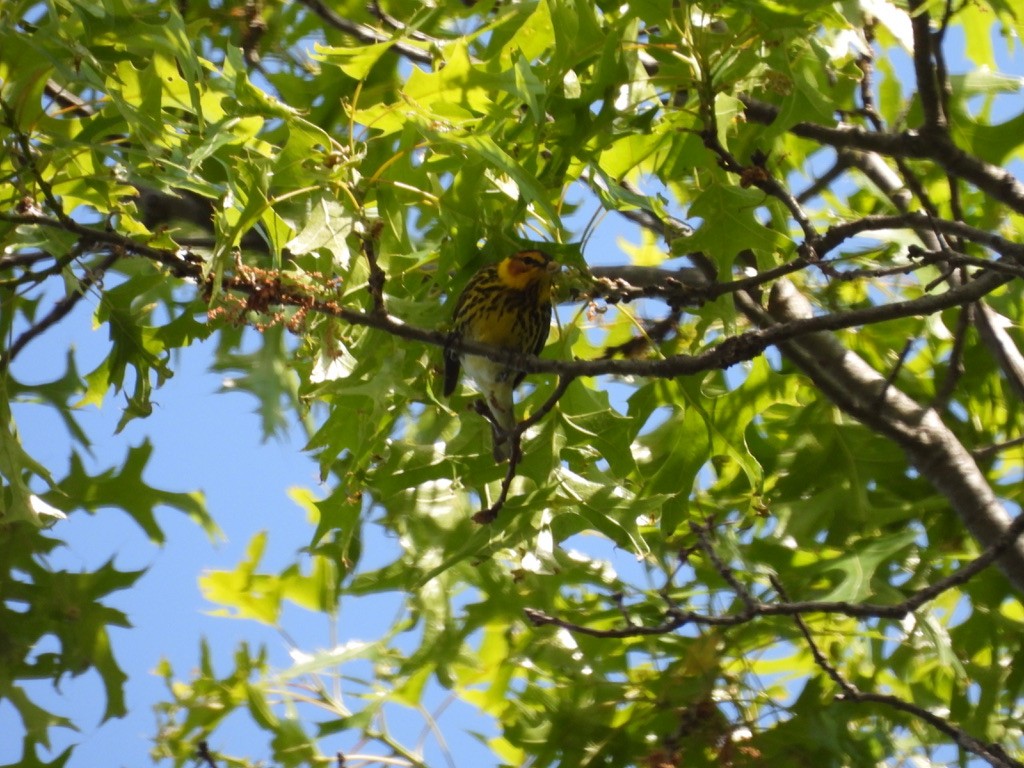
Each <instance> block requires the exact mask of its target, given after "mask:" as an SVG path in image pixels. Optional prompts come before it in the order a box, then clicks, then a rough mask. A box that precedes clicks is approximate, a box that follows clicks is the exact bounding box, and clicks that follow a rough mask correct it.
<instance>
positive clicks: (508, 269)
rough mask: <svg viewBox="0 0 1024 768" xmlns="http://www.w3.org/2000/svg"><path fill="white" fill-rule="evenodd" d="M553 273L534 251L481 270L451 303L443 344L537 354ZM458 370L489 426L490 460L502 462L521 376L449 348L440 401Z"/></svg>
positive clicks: (545, 329) (509, 450)
mask: <svg viewBox="0 0 1024 768" xmlns="http://www.w3.org/2000/svg"><path fill="white" fill-rule="evenodd" d="M558 269H559V264H558V262H556V261H554V260H552V258H551V256H549V255H548V254H547V253H545V252H543V251H539V250H526V251H519V252H518V253H514V254H512V255H511V256H506V257H505V258H503V259H502V260H501V261H499V262H497V263H496V264H489V265H487V266H484V267H481V268H480V269H479V270H478V271H477V272H476V273H475V274H474V275H473V277H471V278H470V280H469V282H468V283H467V284H466V287H465V288H464V289H463V290H462V293H460V294H459V297H458V299H456V301H455V310H454V312H453V315H452V332H451V334H450V335H449V339H450V340H456V339H462V340H466V341H476V342H480V343H482V344H489V345H490V346H493V347H500V348H502V349H508V350H511V351H514V352H528V353H531V354H534V355H538V354H540V352H541V350H542V349H544V343H545V342H546V341H547V339H548V333H549V332H550V330H551V278H552V276H553V275H554V273H555V272H557V271H558ZM460 368H464V369H465V371H466V374H467V375H468V376H469V377H470V378H472V379H473V381H474V382H475V383H476V386H477V388H478V389H479V390H480V392H481V394H482V395H483V396H484V399H483V403H484V405H485V406H486V411H484V410H481V413H483V415H484V416H488V420H489V421H490V422H491V431H492V433H493V437H494V460H495V461H496V462H499V463H501V462H503V461H507V460H508V459H509V458H510V457H511V456H512V454H513V451H514V450H516V451H517V450H518V446H513V445H512V442H513V441H512V434H513V433H514V431H515V427H516V419H515V410H514V401H513V393H514V391H515V388H516V387H517V386H519V384H520V383H521V382H522V380H523V378H524V377H525V376H526V374H525V373H524V372H523V371H519V370H516V369H515V368H510V367H509V366H507V365H505V364H504V363H499V362H496V361H494V360H488V359H487V358H485V357H480V356H478V355H470V354H464V353H458V352H456V351H454V350H453V349H451V347H450V346H449V347H446V348H445V353H444V395H445V397H448V396H450V395H451V394H452V393H453V392H454V391H455V387H456V385H457V384H458V381H459V371H460ZM517 455H518V454H517Z"/></svg>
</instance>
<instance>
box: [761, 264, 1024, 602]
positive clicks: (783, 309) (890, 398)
mask: <svg viewBox="0 0 1024 768" xmlns="http://www.w3.org/2000/svg"><path fill="white" fill-rule="evenodd" d="M953 290H954V291H955V290H957V289H953ZM747 309H748V310H751V309H752V308H751V307H747ZM769 310H770V312H771V314H772V316H773V317H774V318H775V319H776V320H777V321H781V322H782V323H783V324H789V323H792V322H794V321H796V320H799V319H801V318H810V317H811V311H812V310H811V307H810V305H809V304H808V303H807V301H806V299H805V298H804V297H803V296H802V295H800V293H799V292H798V291H797V290H796V288H795V287H794V286H793V285H792V284H791V283H788V282H785V281H780V282H778V283H776V284H775V288H774V290H773V293H772V301H771V304H770V307H769ZM755 311H756V310H755ZM769 322H770V321H769ZM781 347H782V350H783V352H784V353H785V354H786V355H787V356H788V357H789V358H790V359H791V360H792V361H793V362H794V363H795V364H796V365H797V366H798V367H800V368H801V369H802V370H803V371H804V372H805V373H806V374H807V375H809V376H810V377H811V378H812V379H813V380H814V382H815V384H816V385H817V386H818V388H819V389H821V391H822V392H824V393H825V394H826V395H827V396H828V397H829V399H830V400H832V401H833V402H835V403H836V404H837V405H839V406H840V407H841V408H842V409H843V410H844V411H846V412H847V413H849V414H850V415H852V416H854V417H855V418H856V419H857V420H858V421H860V422H862V423H863V424H865V425H867V426H868V427H870V428H871V429H874V430H875V431H877V432H879V433H881V434H883V435H885V436H886V437H889V438H891V439H892V440H894V441H895V442H896V443H897V444H899V445H900V446H901V447H902V448H903V450H904V451H905V452H906V454H907V456H908V458H909V459H910V462H911V464H913V465H914V467H916V468H917V470H918V471H919V472H920V473H921V474H922V476H924V477H925V478H926V479H927V480H928V481H929V482H930V483H932V485H934V486H935V487H936V488H937V489H938V490H939V491H940V492H941V493H942V494H943V495H944V496H945V497H946V498H947V499H948V501H949V503H950V505H951V506H952V507H953V509H954V510H955V511H956V513H957V514H958V515H959V517H960V519H961V520H963V522H964V524H965V525H966V526H967V528H968V529H969V530H970V531H971V533H972V534H973V535H974V537H975V538H976V539H977V540H978V541H979V542H980V543H981V544H982V545H983V546H989V545H991V544H992V543H993V542H997V541H999V540H1000V537H1002V536H1004V535H1005V533H1006V531H1007V529H1008V528H1009V526H1010V522H1011V521H1010V516H1009V514H1008V513H1007V511H1006V509H1005V508H1004V507H1003V505H1002V504H1001V503H1000V502H999V500H998V499H997V498H996V496H995V494H994V493H993V491H992V488H991V487H990V486H989V483H988V481H987V480H986V479H985V476H984V475H983V474H982V472H981V470H980V469H979V468H978V465H977V464H976V463H975V461H974V459H973V457H972V456H971V455H970V453H968V451H967V450H966V449H965V448H964V447H963V445H962V444H961V443H960V441H959V440H957V438H956V436H955V435H953V433H952V432H950V430H949V429H948V428H947V427H946V425H945V424H943V423H942V420H941V419H940V418H939V415H938V414H937V413H936V412H935V411H934V410H931V409H925V408H922V407H921V406H919V405H918V404H917V403H915V402H914V401H913V400H912V399H911V398H909V397H907V396H906V395H905V394H903V392H901V391H900V390H899V389H897V388H896V387H894V386H892V385H891V384H889V383H888V382H886V381H885V379H884V378H883V377H882V376H881V375H880V374H879V373H878V372H877V371H875V370H874V369H873V368H871V367H870V366H869V365H868V364H867V363H865V362H864V360H862V359H861V358H860V357H858V356H857V355H855V354H853V353H852V352H850V351H849V350H848V349H846V348H845V347H844V346H843V345H842V344H841V343H840V342H839V341H838V340H837V339H836V338H835V337H834V336H831V335H828V334H814V335H808V336H804V337H802V338H801V339H799V340H798V342H796V343H783V344H782V345H781ZM999 565H1000V567H1001V568H1002V570H1003V572H1004V573H1005V574H1006V575H1007V577H1008V578H1009V579H1010V581H1011V582H1013V584H1014V586H1015V587H1016V589H1017V590H1018V591H1020V592H1024V542H1022V541H1020V540H1017V541H1016V542H1015V543H1014V546H1013V547H1011V548H1010V549H1009V550H1008V551H1006V552H1005V553H1004V554H1003V555H1002V556H1001V557H1000V559H999Z"/></svg>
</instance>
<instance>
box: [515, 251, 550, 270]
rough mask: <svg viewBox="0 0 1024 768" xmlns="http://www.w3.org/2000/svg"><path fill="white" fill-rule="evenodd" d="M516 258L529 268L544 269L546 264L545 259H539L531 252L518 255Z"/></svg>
mask: <svg viewBox="0 0 1024 768" xmlns="http://www.w3.org/2000/svg"><path fill="white" fill-rule="evenodd" d="M518 258H519V261H521V262H523V263H524V264H529V265H530V266H531V267H546V266H547V263H548V260H547V259H545V258H543V257H539V256H538V255H537V254H535V253H532V252H528V253H520V254H519V256H518Z"/></svg>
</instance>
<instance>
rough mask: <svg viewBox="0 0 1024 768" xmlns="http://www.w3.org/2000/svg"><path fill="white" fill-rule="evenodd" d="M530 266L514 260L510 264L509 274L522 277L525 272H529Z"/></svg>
mask: <svg viewBox="0 0 1024 768" xmlns="http://www.w3.org/2000/svg"><path fill="white" fill-rule="evenodd" d="M529 269H530V267H529V266H527V265H526V264H524V263H523V262H521V261H519V260H518V259H512V260H510V261H509V263H508V272H509V274H510V275H521V274H523V273H524V272H528V271H529Z"/></svg>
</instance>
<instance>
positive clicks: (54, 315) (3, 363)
mask: <svg viewBox="0 0 1024 768" xmlns="http://www.w3.org/2000/svg"><path fill="white" fill-rule="evenodd" d="M119 258H121V254H119V253H118V252H116V251H115V252H113V253H111V254H109V255H108V256H107V257H106V258H105V259H104V260H103V261H101V262H100V264H99V265H98V266H97V267H95V268H93V269H91V270H89V272H88V274H86V275H85V277H83V278H82V279H81V280H79V281H78V288H77V290H75V291H72V292H71V293H69V294H67V295H66V296H65V297H64V298H62V299H61V300H60V301H58V302H56V303H55V304H54V305H53V309H51V310H50V311H49V312H48V313H47V314H46V316H45V317H43V318H42V319H40V320H39V321H38V322H36V323H34V324H33V325H32V326H31V327H29V328H28V329H26V330H25V331H24V332H23V333H22V334H21V335H20V336H18V338H17V339H15V340H14V343H13V344H11V346H10V348H9V349H5V350H3V352H0V374H3V373H5V372H6V371H7V369H8V368H9V367H10V365H11V362H13V360H14V358H15V357H17V356H18V353H19V352H21V350H22V349H24V348H25V345H27V344H28V343H29V342H30V341H32V340H33V339H35V338H37V337H39V336H40V335H42V334H43V333H45V332H46V331H47V330H48V329H50V328H52V327H53V326H54V325H56V324H57V323H58V322H60V321H61V320H62V319H63V318H65V317H67V315H68V313H69V312H71V310H72V309H74V308H75V305H76V304H78V302H79V301H81V300H82V299H83V298H84V297H85V294H86V293H87V292H88V290H89V289H90V288H91V287H92V286H93V285H95V284H96V283H98V282H99V281H100V280H102V278H103V275H104V273H105V272H106V271H107V270H108V269H110V267H112V266H113V265H114V263H115V262H116V261H117V260H118V259H119Z"/></svg>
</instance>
